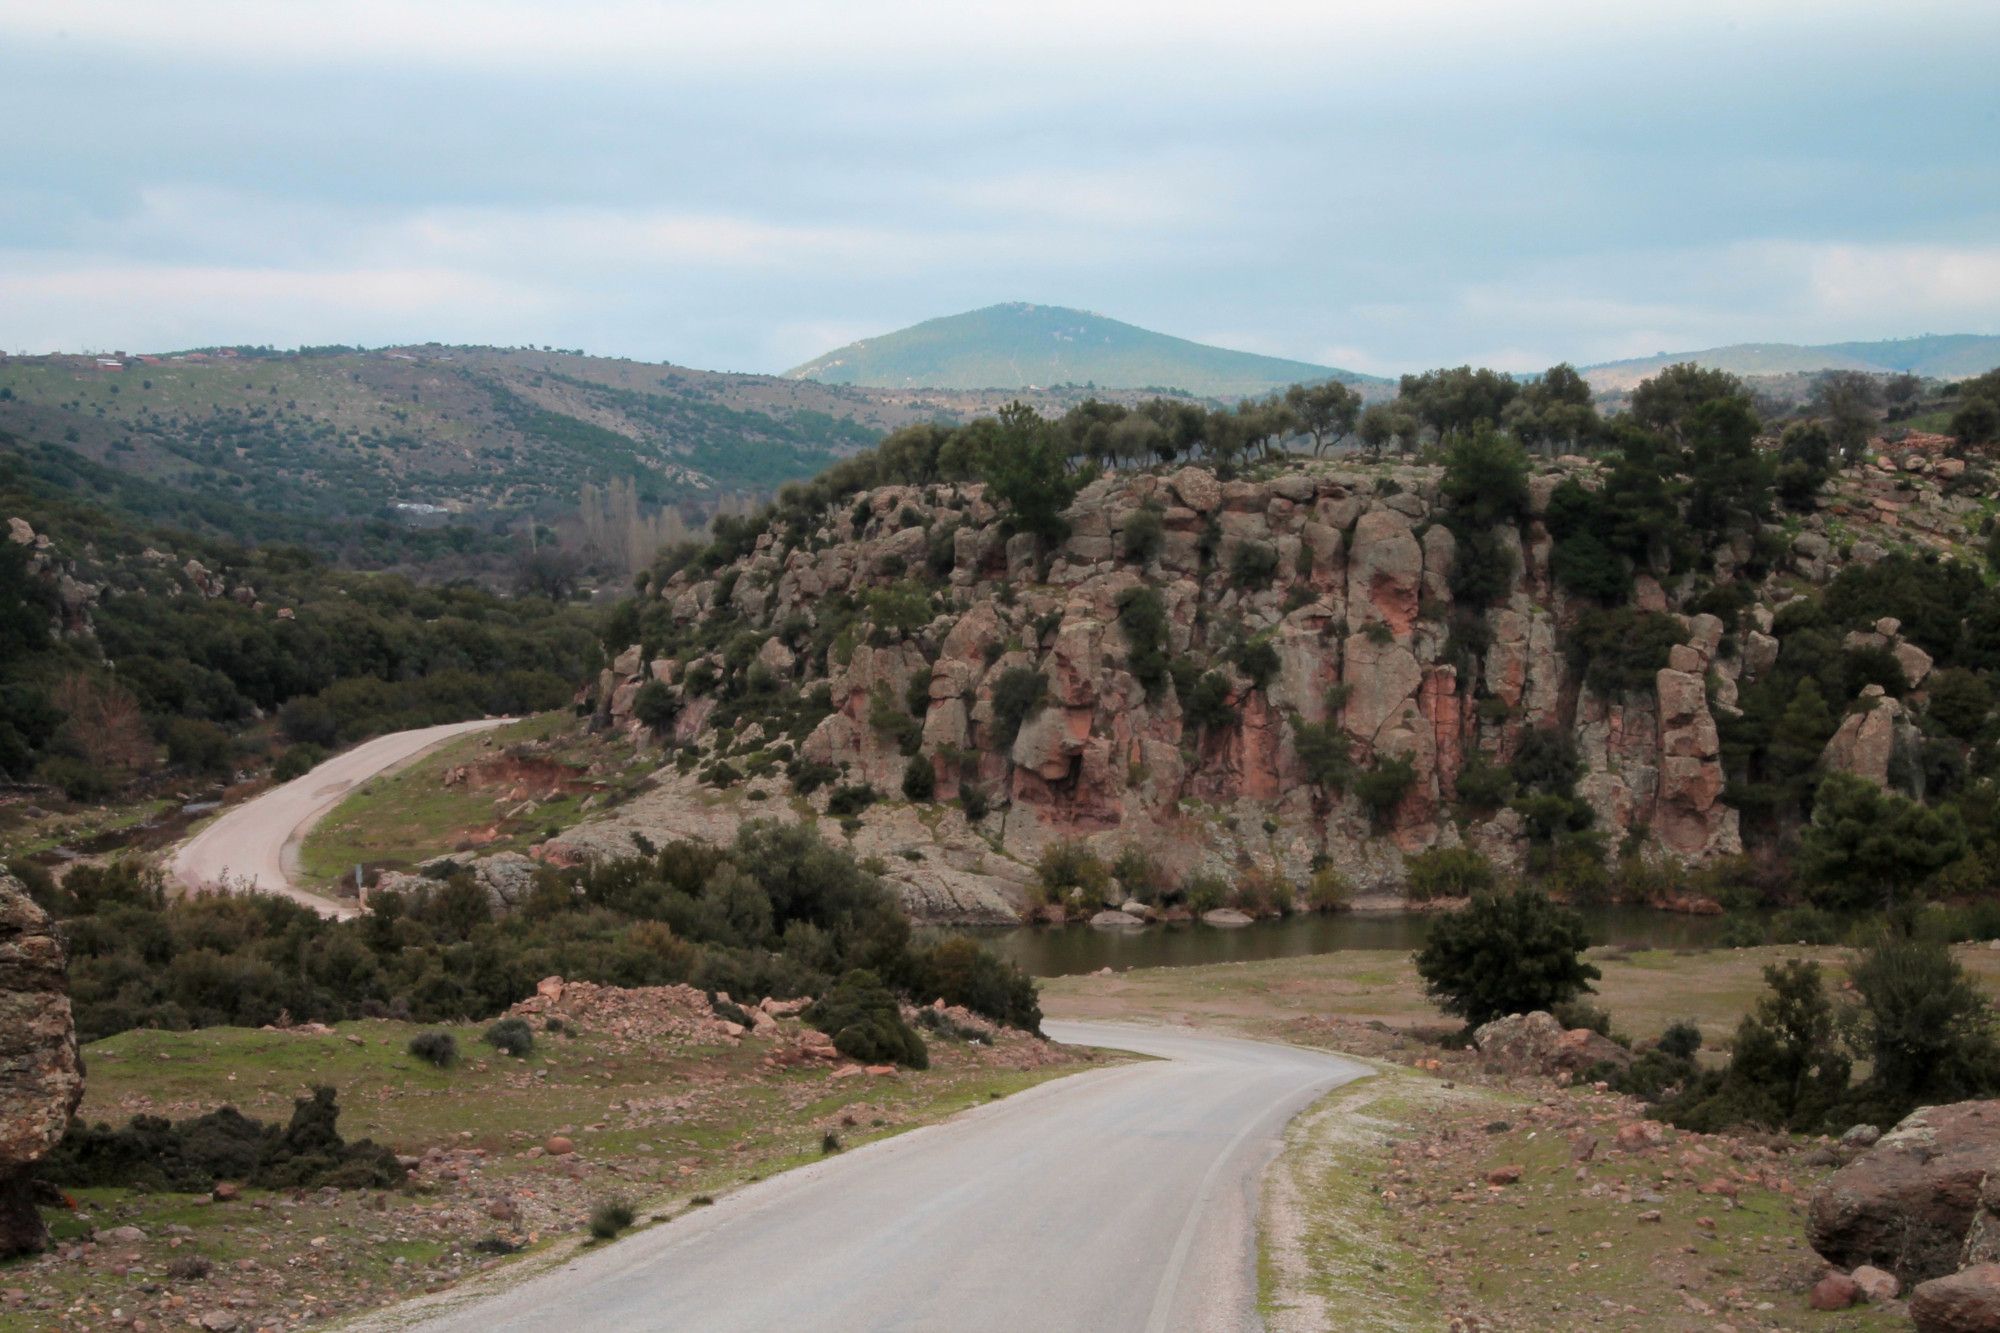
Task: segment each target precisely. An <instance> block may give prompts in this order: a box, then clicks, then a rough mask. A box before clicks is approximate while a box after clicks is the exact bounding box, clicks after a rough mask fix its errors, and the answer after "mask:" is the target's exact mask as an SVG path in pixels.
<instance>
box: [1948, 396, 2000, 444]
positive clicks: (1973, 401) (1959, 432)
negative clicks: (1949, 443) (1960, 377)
mask: <svg viewBox="0 0 2000 1333" xmlns="http://www.w3.org/2000/svg"><path fill="white" fill-rule="evenodd" d="M1951 433H1952V434H1953V435H1955V436H1957V437H1958V442H1959V443H1960V444H1963V445H1967V446H1972V445H1982V444H1992V443H1993V442H1994V441H1995V440H2000V404H1996V403H1994V402H1993V400H1992V399H1990V398H1969V399H1967V400H1966V401H1965V403H1964V404H1963V405H1962V406H1960V407H1959V409H1958V410H1957V411H1956V412H1953V413H1952V414H1951Z"/></svg>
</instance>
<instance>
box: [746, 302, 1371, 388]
mask: <svg viewBox="0 0 2000 1333" xmlns="http://www.w3.org/2000/svg"><path fill="white" fill-rule="evenodd" d="M785 374H786V377H787V378H789V379H803V380H818V381H819V382H821V383H823V384H855V385H866V386H869V387H873V388H882V389H913V388H931V389H1017V388H1018V389H1027V388H1047V387H1049V386H1051V385H1057V384H1093V385H1096V386H1097V387H1099V388H1104V389H1179V390H1181V391H1182V392H1185V393H1190V394H1194V395H1196V396H1197V397H1203V398H1239V397H1247V396H1252V395H1256V394H1264V393H1269V392H1271V391H1272V390H1274V389H1282V388H1284V387H1286V386H1287V385H1291V384H1299V383H1311V382H1314V381H1318V380H1327V379H1337V380H1341V381H1344V382H1346V383H1349V384H1360V383H1381V382H1383V381H1379V380H1375V379H1374V378H1373V377H1371V376H1366V375H1358V374H1355V373H1354V372H1353V371H1347V370H1336V369H1334V368H1333V367H1331V366H1316V365H1313V364H1312V363H1311V362H1308V361H1288V360H1285V359H1283V358H1281V357H1274V356H1259V355H1257V354H1256V353H1254V352H1237V351H1232V350H1230V349H1229V348H1226V347H1211V346H1209V345H1207V344H1206V343H1198V342H1190V341H1188V340H1187V339H1186V338H1175V337H1172V336H1171V335H1169V334H1165V333H1154V332H1153V331H1151V330H1150V329H1142V328H1138V327H1136V326H1134V325H1131V324H1125V323H1121V322H1120V321H1118V320H1115V319H1107V318H1105V317H1104V316H1103V315H1093V314H1091V313H1089V312H1088V311H1083V310H1068V309H1065V308H1064V307H1062V306H1050V305H1028V304H1025V303H1021V302H1015V303H1013V304H1009V305H996V306H988V307H986V309H984V310H973V311H970V312H968V313H966V314H963V315H947V316H945V317H944V318H942V319H927V320H925V321H924V322H923V323H921V324H913V325H911V326H910V327H909V328H907V329H899V330H897V331H896V332H894V333H885V334H883V335H882V336H881V337H879V338H864V339H862V340H861V341H860V342H855V343H849V344H848V345H847V346H845V347H840V348H836V349H834V350H833V351H831V352H828V353H827V354H826V355H824V356H821V357H815V358H814V359H813V360H811V361H808V362H806V363H805V364H804V365H802V366H797V367H795V368H793V369H791V370H789V371H787V372H785Z"/></svg>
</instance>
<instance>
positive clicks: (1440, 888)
mask: <svg viewBox="0 0 2000 1333" xmlns="http://www.w3.org/2000/svg"><path fill="white" fill-rule="evenodd" d="M1403 870H1404V873H1405V875H1406V876H1407V879H1408V885H1409V895H1410V897H1412V898H1415V899H1416V900H1417V901H1419V902H1429V901H1431V900H1432V899H1433V898H1470V897H1471V896H1472V895H1473V894H1475V893H1486V892H1488V891H1490V890H1491V889H1492V888H1493V885H1494V881H1495V879H1496V878H1497V876H1495V874H1494V871H1493V863H1492V862H1491V861H1489V860H1487V859H1486V858H1485V857H1484V856H1483V855H1481V854H1480V853H1478V852H1476V851H1474V850H1473V849H1472V848H1470V847H1432V848H1429V849H1427V850H1425V851H1421V852H1418V853H1416V854H1415V855H1413V856H1406V857H1404V858H1403Z"/></svg>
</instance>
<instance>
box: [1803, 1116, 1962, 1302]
mask: <svg viewBox="0 0 2000 1333" xmlns="http://www.w3.org/2000/svg"><path fill="white" fill-rule="evenodd" d="M1996 1167H2000V1101H1980V1102H1956V1103H1953V1104H1952V1105H1950V1106H1926V1107H1923V1108H1921V1109H1919V1110H1917V1111H1914V1112H1912V1113H1911V1114H1910V1115H1908V1116H1906V1117H1905V1118H1904V1119H1903V1121H1902V1123H1901V1124H1899V1125H1897V1126H1896V1127H1895V1128H1894V1129H1893V1130H1891V1131H1890V1132H1889V1133H1887V1134H1884V1135H1883V1136H1882V1137H1881V1139H1880V1140H1879V1141H1877V1142H1876V1144H1875V1146H1874V1147H1873V1148H1870V1149H1869V1150H1868V1151H1867V1152H1866V1153H1864V1154H1862V1155H1861V1156H1860V1157H1857V1158H1855V1159H1854V1160H1853V1161H1852V1162H1849V1163H1848V1164H1847V1165H1846V1166H1844V1167H1842V1168H1841V1169H1840V1170H1838V1171H1836V1172H1834V1173H1833V1175H1832V1176H1830V1177H1828V1179H1827V1180H1826V1182H1825V1183H1824V1184H1823V1185H1821V1186H1820V1187H1819V1189H1818V1190H1817V1191H1815V1192H1814V1194H1813V1198H1812V1206H1811V1209H1810V1211H1809V1213H1808V1220H1807V1237H1808V1239H1809V1240H1810V1241H1811V1242H1812V1247H1813V1248H1814V1249H1815V1250H1818V1251H1819V1252H1820V1254H1821V1255H1823V1256H1824V1257H1825V1258H1826V1259H1827V1261H1828V1262H1830V1263H1834V1264H1838V1265H1839V1266H1840V1267H1842V1268H1853V1267H1854V1266H1856V1265H1858V1264H1873V1265H1875V1266H1876V1267H1877V1268H1886V1269H1888V1270H1889V1271H1890V1272H1892V1273H1894V1274H1895V1275H1896V1276H1897V1277H1898V1278H1900V1279H1902V1282H1903V1284H1904V1285H1905V1286H1906V1287H1907V1286H1910V1285H1912V1284H1914V1283H1918V1282H1923V1281H1925V1280H1926V1279H1929V1278H1935V1277H1941V1276H1943V1275H1944V1274H1947V1273H1951V1272H1955V1271H1956V1270H1957V1269H1958V1267H1959V1265H1960V1263H1962V1262H1963V1261H1964V1256H1965V1252H1966V1249H1967V1246H1968V1243H1969V1242H1975V1241H1976V1233H1975V1223H1976V1222H1978V1221H1980V1219H1981V1188H1982V1186H1984V1184H1985V1182H1986V1176H1987V1173H1988V1172H1989V1171H1992V1170H1994V1169H1995V1168H1996Z"/></svg>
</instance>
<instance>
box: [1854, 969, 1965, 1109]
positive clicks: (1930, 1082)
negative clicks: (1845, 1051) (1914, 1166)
mask: <svg viewBox="0 0 2000 1333" xmlns="http://www.w3.org/2000/svg"><path fill="white" fill-rule="evenodd" d="M1851 976H1852V977H1853V980H1854V989H1855V990H1856V991H1857V992H1859V994H1860V996H1861V1008H1860V1011H1859V1013H1858V1014H1857V1016H1856V1023H1855V1028H1854V1032H1853V1034H1852V1037H1853V1042H1854V1047H1855V1054H1857V1055H1860V1056H1862V1057H1863V1058H1865V1059H1866V1060H1867V1061H1868V1062H1869V1074H1868V1082H1867V1084H1866V1086H1865V1090H1864V1095H1865V1096H1867V1097H1868V1099H1869V1100H1870V1101H1871V1102H1874V1103H1878V1104H1879V1109H1880V1110H1881V1112H1882V1113H1883V1114H1884V1115H1885V1116H1886V1117H1887V1119H1885V1120H1884V1123H1887V1120H1888V1119H1901V1118H1902V1116H1903V1115H1905V1114H1907V1113H1908V1112H1909V1111H1910V1110H1911V1109H1913V1108H1915V1107H1917V1106H1921V1105H1935V1104H1937V1103H1939V1102H1955V1101H1960V1100H1963V1099H1966V1098H1970V1097H1986V1096H1991V1095H1992V1093H1993V1092H1994V1090H1995V1088H1996V1087H2000V1046H1996V1045H1995V1042H1994V1038H1993V1011H1992V1008H1991V1006H1990V1005H1988V1003H1987V1001H1986V997H1985V995H1984V994H1982V993H1981V992H1980V990H1979V988H1978V987H1977V986H1975V985H1974V984H1973V982H1972V980H1971V978H1969V977H1967V976H1966V974H1965V969H1964V968H1962V967H1960V966H1959V964H1958V961H1957V960H1956V959H1954V958H1953V957H1952V956H1951V951H1950V950H1948V949H1946V948H1945V946H1944V945H1942V944H1939V943H1936V942H1935V941H1931V940H1920V939H1913V938H1910V937H1908V936H1903V935H1886V936H1884V937H1883V938H1882V939H1880V940H1879V941H1878V942H1877V943H1875V944H1874V945H1873V946H1872V947H1870V948H1869V949H1868V950H1867V951H1866V952H1864V953H1863V954H1862V955H1861V957H1860V959H1859V960H1858V961H1857V962H1856V963H1855V965H1854V969H1853V972H1852V973H1851ZM1871 1109H1878V1108H1877V1107H1871Z"/></svg>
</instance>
